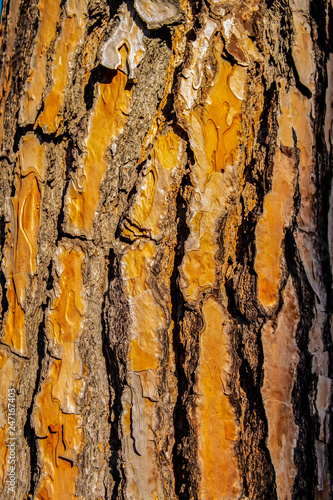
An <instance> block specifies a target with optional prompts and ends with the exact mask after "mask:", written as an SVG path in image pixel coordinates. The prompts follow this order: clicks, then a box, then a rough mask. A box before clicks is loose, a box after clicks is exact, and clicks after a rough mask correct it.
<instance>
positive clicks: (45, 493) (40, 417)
mask: <svg viewBox="0 0 333 500" xmlns="http://www.w3.org/2000/svg"><path fill="white" fill-rule="evenodd" d="M59 364H61V361H60V360H55V361H54V362H53V365H52V367H51V370H50V378H51V381H49V382H44V383H43V385H42V388H41V392H40V394H39V396H38V397H37V398H36V402H35V410H34V414H33V417H34V419H35V422H36V425H35V432H36V436H37V438H39V439H38V449H39V455H40V457H41V458H42V464H43V465H42V480H41V484H40V487H39V489H38V491H37V493H36V498H38V499H40V500H49V499H50V498H61V499H66V500H72V499H73V498H77V497H76V495H75V479H76V478H77V476H78V468H77V466H76V465H75V461H76V458H77V455H78V453H79V451H80V449H81V446H82V444H83V441H82V429H81V426H82V419H81V417H80V416H79V415H73V414H65V413H63V412H62V411H61V410H60V408H59V402H58V401H57V400H55V399H53V398H52V397H51V393H52V385H53V384H54V379H56V377H57V373H58V372H59ZM40 438H42V439H40Z"/></svg>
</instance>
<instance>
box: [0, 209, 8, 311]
mask: <svg viewBox="0 0 333 500" xmlns="http://www.w3.org/2000/svg"><path fill="white" fill-rule="evenodd" d="M5 241H6V222H5V217H4V216H3V215H2V216H1V217H0V255H1V257H2V259H3V249H4V246H5ZM2 259H1V260H2ZM0 286H1V290H2V297H1V318H2V321H3V320H4V317H5V314H6V312H7V311H8V307H9V304H8V300H7V288H6V277H5V274H4V272H3V270H2V267H1V266H0Z"/></svg>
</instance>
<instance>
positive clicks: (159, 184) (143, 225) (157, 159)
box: [123, 130, 184, 238]
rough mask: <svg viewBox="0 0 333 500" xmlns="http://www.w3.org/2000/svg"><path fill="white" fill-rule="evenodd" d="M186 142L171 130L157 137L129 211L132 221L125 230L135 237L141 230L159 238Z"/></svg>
mask: <svg viewBox="0 0 333 500" xmlns="http://www.w3.org/2000/svg"><path fill="white" fill-rule="evenodd" d="M183 146H184V144H183V142H182V141H181V139H180V138H179V137H178V136H177V135H176V134H175V133H174V132H173V130H170V131H169V132H168V133H167V134H166V135H160V136H158V137H157V139H156V141H155V144H154V147H153V149H152V151H151V153H150V158H149V160H148V161H147V167H146V174H145V176H144V178H143V180H142V184H141V186H140V188H139V189H138V193H137V195H136V197H135V201H134V205H133V207H132V209H131V211H130V222H131V224H126V223H125V224H124V227H123V233H124V234H125V235H126V236H127V237H129V238H131V237H132V238H133V235H135V232H138V229H139V230H140V231H141V234H142V233H144V234H149V235H150V236H152V237H153V238H158V237H159V236H160V234H161V231H162V227H163V218H164V217H165V216H166V213H167V209H168V206H167V204H168V201H169V199H168V198H169V196H170V193H172V185H173V183H174V182H175V181H174V179H173V175H172V174H173V171H174V170H175V169H176V168H177V167H178V168H179V166H180V164H181V153H182V152H183V149H184V148H183Z"/></svg>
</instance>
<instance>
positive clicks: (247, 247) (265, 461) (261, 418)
mask: <svg viewBox="0 0 333 500" xmlns="http://www.w3.org/2000/svg"><path fill="white" fill-rule="evenodd" d="M258 71H259V68H257V73H256V74H255V77H259V78H260V73H258ZM262 83H263V87H264V96H263V97H264V105H263V111H262V113H261V116H260V118H259V123H260V129H259V131H258V132H257V133H254V136H255V138H256V142H255V143H254V149H253V152H252V157H247V158H246V164H245V169H244V174H243V175H244V180H245V181H246V182H248V183H250V184H251V185H253V186H254V187H255V190H256V195H257V199H256V206H255V208H254V209H253V210H251V211H247V213H246V212H245V202H244V199H243V195H242V196H241V198H240V203H241V206H242V215H241V225H240V226H239V228H238V235H237V246H236V252H235V254H236V263H234V265H235V264H236V267H235V268H234V269H233V271H232V275H231V277H230V278H229V279H227V280H226V282H225V292H226V295H227V298H228V307H227V308H228V311H229V313H230V316H231V317H232V318H233V319H234V322H235V331H234V335H233V340H232V350H233V352H234V356H233V372H234V373H235V376H234V377H232V378H231V380H230V391H231V397H230V401H231V403H232V405H233V407H234V409H235V413H236V416H237V419H238V421H239V422H240V426H241V432H240V437H239V441H238V443H237V455H238V460H239V468H240V471H241V474H242V482H243V494H244V495H245V496H246V497H249V498H256V499H262V500H266V499H267V498H270V499H272V500H273V499H276V498H277V491H276V478H275V471H274V467H273V463H272V459H271V456H270V452H269V449H268V447H267V445H266V442H267V438H268V423H267V417H266V413H265V408H264V403H263V399H262V393H261V387H262V383H263V378H264V373H263V364H264V352H263V345H262V340H261V331H262V327H263V325H264V324H265V321H266V320H267V319H266V313H265V311H264V310H263V308H262V306H261V304H260V303H259V302H258V300H257V274H256V272H255V268H254V263H255V256H256V253H257V249H256V227H257V223H258V220H259V218H260V217H261V215H262V212H263V207H264V200H265V196H266V195H267V193H268V192H269V190H270V189H271V185H272V176H273V165H274V156H275V148H276V137H277V129H278V124H277V119H276V114H277V107H278V90H277V87H276V84H275V83H273V84H272V85H271V86H270V87H269V88H266V82H265V80H264V78H263V77H262ZM251 91H252V92H253V90H252V89H250V92H251ZM249 125H250V124H249ZM250 126H251V125H250ZM224 231H225V230H224V228H223V227H222V226H221V236H220V241H221V245H223V240H224V238H225V236H224ZM220 258H221V261H223V260H225V257H223V256H221V257H220ZM229 264H230V266H231V268H232V265H233V261H232V259H230V263H229ZM237 372H238V375H237ZM237 379H239V382H237ZM238 384H240V388H239V385H238ZM240 389H241V390H240Z"/></svg>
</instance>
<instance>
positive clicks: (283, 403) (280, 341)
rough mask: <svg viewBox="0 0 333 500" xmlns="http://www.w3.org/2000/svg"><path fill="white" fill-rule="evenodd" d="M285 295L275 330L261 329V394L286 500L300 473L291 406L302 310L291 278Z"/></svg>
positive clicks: (281, 494) (269, 442) (279, 488)
mask: <svg viewBox="0 0 333 500" xmlns="http://www.w3.org/2000/svg"><path fill="white" fill-rule="evenodd" d="M282 296H283V306H282V309H281V311H280V313H279V314H278V320H277V327H276V329H274V328H273V325H272V324H271V323H267V324H266V325H265V326H264V327H263V330H262V343H263V350H264V384H263V388H262V396H263V401H264V406H265V411H266V416H267V423H268V440H267V446H268V449H269V451H270V455H271V458H272V462H273V465H274V468H275V474H276V483H277V492H278V497H279V498H281V499H285V498H290V492H291V491H292V489H293V482H294V478H295V476H296V472H297V471H296V467H295V464H294V460H293V453H294V448H295V446H296V442H297V437H298V427H297V425H296V424H295V420H294V415H293V408H292V390H293V386H294V381H295V378H296V368H297V363H298V348H297V344H296V338H295V336H296V329H297V324H298V321H299V313H298V303H297V297H296V294H295V290H294V288H293V285H292V282H291V279H290V278H289V280H288V283H287V286H286V288H285V290H284V292H283V294H282Z"/></svg>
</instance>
